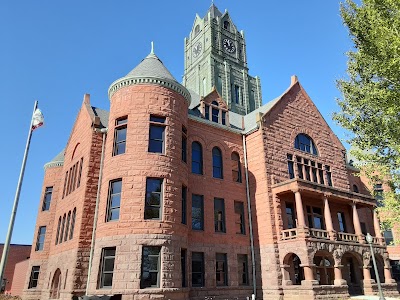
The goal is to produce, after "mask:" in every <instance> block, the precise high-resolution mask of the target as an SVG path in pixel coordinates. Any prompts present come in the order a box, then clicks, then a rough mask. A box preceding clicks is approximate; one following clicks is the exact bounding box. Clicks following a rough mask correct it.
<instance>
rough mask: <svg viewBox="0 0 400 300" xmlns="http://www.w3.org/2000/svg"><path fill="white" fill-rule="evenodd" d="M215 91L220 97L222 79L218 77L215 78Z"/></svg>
mask: <svg viewBox="0 0 400 300" xmlns="http://www.w3.org/2000/svg"><path fill="white" fill-rule="evenodd" d="M217 91H218V93H219V94H220V95H222V78H221V76H218V78H217Z"/></svg>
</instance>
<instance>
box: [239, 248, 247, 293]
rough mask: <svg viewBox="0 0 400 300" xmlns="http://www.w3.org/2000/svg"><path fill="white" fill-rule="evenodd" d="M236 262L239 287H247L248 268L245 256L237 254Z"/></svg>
mask: <svg viewBox="0 0 400 300" xmlns="http://www.w3.org/2000/svg"><path fill="white" fill-rule="evenodd" d="M237 261H238V278H239V285H249V266H248V262H247V254H238V255H237Z"/></svg>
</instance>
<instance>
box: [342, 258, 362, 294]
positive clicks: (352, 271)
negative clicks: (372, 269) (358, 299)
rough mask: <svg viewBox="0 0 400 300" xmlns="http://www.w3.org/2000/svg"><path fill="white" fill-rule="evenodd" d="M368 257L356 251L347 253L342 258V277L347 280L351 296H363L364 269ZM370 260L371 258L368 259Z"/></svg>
mask: <svg viewBox="0 0 400 300" xmlns="http://www.w3.org/2000/svg"><path fill="white" fill-rule="evenodd" d="M365 259H366V257H365V256H364V255H361V254H360V253H358V252H356V251H346V252H345V253H343V255H342V258H341V261H340V262H341V268H342V277H343V279H344V280H346V282H347V285H348V287H349V294H350V295H360V294H363V293H364V291H363V287H362V280H363V279H364V275H363V267H364V261H365ZM368 259H369V258H368Z"/></svg>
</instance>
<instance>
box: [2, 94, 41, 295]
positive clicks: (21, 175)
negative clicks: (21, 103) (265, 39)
mask: <svg viewBox="0 0 400 300" xmlns="http://www.w3.org/2000/svg"><path fill="white" fill-rule="evenodd" d="M37 105H38V102H37V101H35V105H34V106H33V113H32V118H31V124H30V126H29V133H28V138H27V140H26V146H25V152H24V158H23V160H22V166H21V171H20V173H19V179H18V184H17V190H16V191H15V198H14V205H13V209H12V213H11V218H10V224H9V225H8V231H7V237H6V240H5V242H4V248H3V255H2V257H1V262H0V288H1V287H2V284H3V278H4V271H5V268H6V262H7V258H8V251H9V248H10V241H11V236H12V232H13V228H14V221H15V216H16V214H17V208H18V201H19V194H20V192H21V185H22V180H23V179H24V172H25V165H26V159H27V157H28V151H29V145H30V143H31V136H32V124H33V115H34V113H35V111H36V108H37ZM5 286H6V284H5V285H4V287H5Z"/></svg>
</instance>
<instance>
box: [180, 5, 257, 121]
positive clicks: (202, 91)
mask: <svg viewBox="0 0 400 300" xmlns="http://www.w3.org/2000/svg"><path fill="white" fill-rule="evenodd" d="M183 85H184V86H185V87H187V88H188V89H190V90H193V91H194V92H196V93H198V94H199V95H200V96H202V97H205V96H206V95H208V94H209V93H210V92H211V91H212V89H213V88H214V87H215V88H216V89H217V91H218V93H219V94H220V95H221V96H222V98H223V99H224V100H225V101H226V103H227V105H228V107H229V110H231V111H234V112H236V113H239V114H242V115H245V114H247V113H249V112H251V111H253V110H255V109H256V108H258V107H260V106H261V104H262V99H261V82H260V79H259V78H258V77H257V76H256V77H252V76H250V75H249V69H248V67H247V56H246V42H245V37H244V32H243V30H242V31H240V32H239V31H238V30H237V29H236V26H235V25H234V23H233V22H232V20H231V18H230V16H229V13H228V11H225V12H224V13H221V12H220V11H219V10H218V8H217V7H216V6H215V5H214V4H212V5H211V7H210V9H209V10H208V11H207V14H206V15H205V16H204V18H200V17H199V15H196V18H195V20H194V23H193V28H192V31H191V32H190V35H189V37H187V38H185V73H184V75H183Z"/></svg>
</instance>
